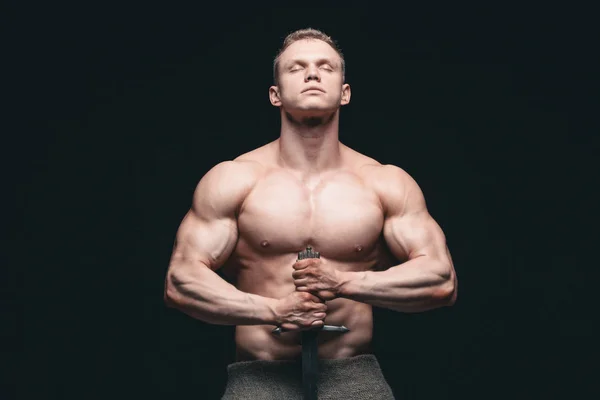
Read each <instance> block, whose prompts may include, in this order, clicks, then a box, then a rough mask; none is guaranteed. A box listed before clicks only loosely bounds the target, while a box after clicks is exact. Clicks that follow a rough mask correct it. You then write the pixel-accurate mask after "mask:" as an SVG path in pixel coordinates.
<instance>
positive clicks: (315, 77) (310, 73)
mask: <svg viewBox="0 0 600 400" xmlns="http://www.w3.org/2000/svg"><path fill="white" fill-rule="evenodd" d="M304 80H305V81H306V82H310V81H317V82H320V81H321V76H320V75H319V69H318V68H317V67H315V66H314V65H313V66H310V67H308V68H307V69H306V76H305V77H304Z"/></svg>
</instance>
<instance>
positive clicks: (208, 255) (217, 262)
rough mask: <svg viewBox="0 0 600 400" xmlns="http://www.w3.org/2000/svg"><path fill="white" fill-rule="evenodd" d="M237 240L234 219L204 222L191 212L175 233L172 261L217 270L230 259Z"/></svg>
mask: <svg viewBox="0 0 600 400" xmlns="http://www.w3.org/2000/svg"><path fill="white" fill-rule="evenodd" d="M237 236H238V231H237V225H236V221H235V219H234V218H232V217H220V218H207V217H204V216H202V215H201V214H200V215H199V214H198V213H197V212H194V210H190V211H189V212H188V213H187V215H186V216H185V217H184V219H183V221H182V222H181V225H180V226H179V229H178V230H177V234H176V239H175V246H174V249H173V256H172V261H174V262H177V261H187V262H191V263H196V262H200V263H202V264H204V265H206V266H208V267H209V268H211V269H213V270H216V269H218V268H219V267H220V266H221V265H223V263H224V262H225V261H226V260H227V258H228V257H229V256H230V255H231V253H232V251H233V249H234V248H235V244H236V242H237Z"/></svg>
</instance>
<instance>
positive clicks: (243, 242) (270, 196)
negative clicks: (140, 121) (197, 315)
mask: <svg viewBox="0 0 600 400" xmlns="http://www.w3.org/2000/svg"><path fill="white" fill-rule="evenodd" d="M274 144H275V142H273V143H270V144H269V145H266V146H264V147H261V148H259V149H256V150H254V151H252V152H250V153H247V154H245V155H243V156H240V157H239V159H243V160H245V161H254V162H252V163H250V164H252V165H253V166H252V168H257V170H259V173H258V176H259V178H258V179H257V181H256V182H255V184H254V186H253V188H252V190H251V191H250V193H249V194H248V195H247V197H246V198H245V200H244V202H243V204H242V205H241V207H240V210H239V213H238V219H237V222H238V232H239V238H238V242H237V245H236V248H235V250H234V252H233V254H232V256H231V257H230V258H229V260H228V261H227V262H226V264H225V265H224V266H223V272H224V274H225V276H226V277H228V278H229V279H230V280H231V281H232V282H233V283H234V284H235V285H236V287H237V288H238V289H240V290H242V291H244V292H248V293H254V294H258V295H261V296H266V297H271V298H281V297H284V296H286V295H288V294H289V293H290V292H292V291H294V290H295V286H294V283H293V279H292V264H293V263H294V262H295V261H296V259H297V255H298V252H300V251H302V250H304V249H305V248H306V247H307V246H312V247H313V249H314V250H315V251H318V252H320V255H321V258H322V259H324V261H326V262H328V263H330V264H334V265H335V266H336V267H337V268H338V269H341V270H352V271H364V270H371V269H374V268H376V267H377V268H385V267H387V266H389V265H391V263H392V259H391V256H390V253H389V251H388V250H387V247H386V246H385V243H384V241H383V239H382V229H383V223H384V211H383V208H382V206H381V203H380V201H379V198H378V196H377V194H376V192H375V191H374V190H373V189H372V188H371V187H370V186H369V180H368V175H369V169H372V168H377V167H378V166H379V165H380V164H378V163H377V162H376V161H374V160H373V159H371V158H369V157H366V156H363V155H361V154H359V153H357V152H355V151H353V150H351V149H349V148H347V147H345V146H343V145H341V146H342V155H343V157H342V159H343V167H342V168H340V169H338V170H335V171H330V172H327V173H324V174H321V175H320V176H318V177H314V178H311V179H309V180H306V179H303V178H302V177H301V176H298V175H296V174H294V173H293V172H291V171H289V170H285V169H282V168H281V167H278V166H277V164H276V163H275V162H274V157H273V152H274ZM327 307H328V311H327V317H326V319H325V323H326V324H328V325H345V326H347V327H348V328H349V329H350V332H348V333H345V334H339V333H329V332H322V333H320V334H319V357H320V358H339V357H349V356H353V355H358V354H364V353H369V352H371V348H370V343H371V338H372V328H373V317H372V309H371V306H369V305H367V304H363V303H358V302H355V301H352V300H348V299H342V298H338V299H335V300H332V301H329V302H328V303H327ZM273 328H274V327H273V326H263V325H259V326H256V325H250V326H238V327H237V328H236V335H235V337H236V349H237V360H238V361H242V360H253V359H293V358H296V357H299V356H300V354H301V345H300V334H299V333H297V332H295V333H290V332H288V333H284V334H283V335H281V336H275V335H273V334H272V333H271V331H272V329H273Z"/></svg>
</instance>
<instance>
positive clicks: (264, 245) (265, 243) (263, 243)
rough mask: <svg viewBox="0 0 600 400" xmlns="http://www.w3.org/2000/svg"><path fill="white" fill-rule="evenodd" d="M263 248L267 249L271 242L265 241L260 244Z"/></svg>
mask: <svg viewBox="0 0 600 400" xmlns="http://www.w3.org/2000/svg"><path fill="white" fill-rule="evenodd" d="M260 245H261V247H267V246H268V245H269V242H268V241H266V240H263V241H262V242H260Z"/></svg>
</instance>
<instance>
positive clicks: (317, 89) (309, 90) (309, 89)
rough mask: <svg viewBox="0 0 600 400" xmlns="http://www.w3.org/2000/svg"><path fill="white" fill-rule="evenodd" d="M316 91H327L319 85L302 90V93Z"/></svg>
mask: <svg viewBox="0 0 600 400" xmlns="http://www.w3.org/2000/svg"><path fill="white" fill-rule="evenodd" d="M315 91H319V92H321V93H325V91H324V90H323V89H321V88H318V87H309V88H306V89H304V90H303V91H302V93H305V92H315Z"/></svg>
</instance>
